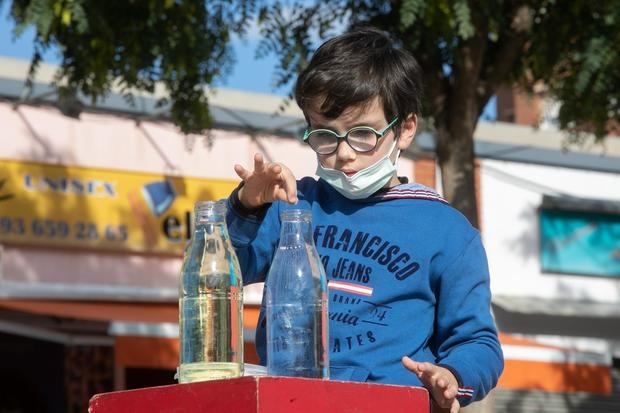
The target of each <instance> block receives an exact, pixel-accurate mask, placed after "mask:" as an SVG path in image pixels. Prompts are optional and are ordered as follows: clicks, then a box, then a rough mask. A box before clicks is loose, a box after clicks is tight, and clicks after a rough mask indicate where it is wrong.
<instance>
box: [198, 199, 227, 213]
mask: <svg viewBox="0 0 620 413" xmlns="http://www.w3.org/2000/svg"><path fill="white" fill-rule="evenodd" d="M194 212H195V213H196V217H210V216H214V215H225V214H226V204H225V203H224V202H223V201H198V202H196V204H195V205H194Z"/></svg>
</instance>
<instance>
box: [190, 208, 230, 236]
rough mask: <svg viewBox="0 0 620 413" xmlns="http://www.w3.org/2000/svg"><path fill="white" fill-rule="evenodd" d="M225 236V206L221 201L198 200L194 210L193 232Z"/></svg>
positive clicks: (226, 232) (226, 233)
mask: <svg viewBox="0 0 620 413" xmlns="http://www.w3.org/2000/svg"><path fill="white" fill-rule="evenodd" d="M197 231H200V232H204V233H206V234H208V235H214V236H217V235H221V236H227V235H228V229H227V227H226V206H225V205H224V204H222V203H221V202H211V201H207V202H198V203H197V204H196V208H195V210H194V232H197Z"/></svg>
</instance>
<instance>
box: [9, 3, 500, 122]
mask: <svg viewBox="0 0 620 413" xmlns="http://www.w3.org/2000/svg"><path fill="white" fill-rule="evenodd" d="M0 4H1V5H0V56H8V57H15V58H21V59H25V60H30V59H31V58H32V53H33V39H34V33H35V32H34V29H28V30H26V31H25V32H24V33H23V34H22V35H21V36H20V37H19V38H17V39H13V33H12V32H13V27H14V26H13V24H12V22H11V21H10V20H9V18H8V13H9V5H10V2H1V3H0ZM257 44H258V33H257V32H256V30H250V32H249V33H248V36H247V38H246V39H244V40H242V39H239V38H238V37H236V36H235V37H233V40H232V48H233V52H234V54H235V59H236V63H235V65H234V66H233V69H232V73H229V74H228V75H227V76H226V77H225V78H224V79H223V80H221V81H219V82H218V84H217V85H216V86H223V87H226V88H231V89H239V90H245V91H249V92H258V93H269V94H276V95H281V96H285V95H287V94H288V92H289V90H287V89H282V88H281V89H279V90H275V89H274V88H273V86H272V80H273V69H274V67H275V63H276V58H275V57H274V56H268V57H266V58H262V59H256V58H255V56H254V51H255V49H256V46H257ZM43 61H44V62H46V63H58V62H59V61H60V60H59V57H58V55H57V53H56V52H55V51H52V50H51V51H48V52H47V53H46V54H45V55H44V56H43ZM495 117H496V111H495V98H493V99H492V100H491V102H489V105H487V107H486V108H485V110H484V113H483V114H482V119H486V120H493V119H495Z"/></svg>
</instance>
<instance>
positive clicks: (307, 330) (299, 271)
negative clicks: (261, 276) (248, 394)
mask: <svg viewBox="0 0 620 413" xmlns="http://www.w3.org/2000/svg"><path fill="white" fill-rule="evenodd" d="M280 220H281V223H282V227H281V231H280V242H279V245H278V249H277V250H276V253H275V256H274V259H273V262H272V263H271V268H270V270H269V274H268V276H267V281H266V283H265V299H266V319H267V326H266V327H267V372H268V374H269V375H276V376H293V377H308V378H324V379H327V378H329V359H328V350H327V342H328V341H327V340H328V331H327V330H328V320H327V314H328V313H327V284H326V279H325V270H324V269H323V265H322V264H321V260H320V258H319V254H318V252H317V250H316V248H315V246H314V241H313V239H312V215H311V213H310V211H304V210H300V209H288V210H284V211H282V213H281V214H280Z"/></svg>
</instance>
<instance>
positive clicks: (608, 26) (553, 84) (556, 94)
mask: <svg viewBox="0 0 620 413" xmlns="http://www.w3.org/2000/svg"><path fill="white" fill-rule="evenodd" d="M288 3H290V2H287V1H276V2H275V3H274V4H272V5H270V6H265V7H264V8H263V10H262V13H261V22H262V33H263V35H264V36H265V40H264V41H263V44H262V45H261V51H262V52H263V53H266V52H273V53H277V54H278V55H279V56H280V58H281V62H280V65H279V67H278V69H277V72H276V76H277V77H276V81H277V85H278V86H282V85H286V84H289V83H291V80H292V79H293V78H294V73H295V72H298V71H299V70H301V69H302V68H303V67H304V66H305V64H306V62H307V59H308V58H309V56H310V54H311V52H312V50H313V48H314V47H315V46H316V44H317V43H318V41H319V40H321V39H324V38H326V37H328V36H329V35H332V34H334V32H341V31H344V30H345V29H346V28H348V27H353V26H356V25H364V24H370V25H373V26H376V27H379V28H381V29H383V30H385V31H386V32H388V33H390V34H391V35H392V36H393V37H394V39H395V40H396V41H398V42H400V43H401V44H402V46H403V47H404V48H406V49H408V50H410V51H411V52H412V53H413V54H414V56H416V58H417V59H418V60H419V61H420V63H421V64H422V66H423V68H424V71H425V73H426V84H427V87H428V91H427V95H426V97H427V100H426V102H427V104H426V105H425V107H426V108H427V113H426V115H427V116H430V117H431V118H434V120H435V121H436V122H437V121H440V122H441V121H442V120H441V119H439V118H441V117H442V116H445V115H446V114H448V112H446V110H447V108H446V106H445V105H446V104H449V103H450V101H451V97H453V96H454V95H453V94H454V93H455V92H457V91H458V90H459V89H461V93H467V92H468V90H467V89H469V92H471V91H473V93H475V100H476V107H477V109H478V110H477V112H475V113H472V114H471V116H474V117H475V119H477V117H478V115H479V114H480V111H481V110H482V109H483V108H484V106H485V105H486V104H487V103H488V101H489V99H490V98H491V97H492V96H493V95H494V94H495V92H496V91H497V88H498V87H499V86H501V85H503V84H514V83H518V84H520V85H521V86H522V87H524V88H525V90H527V91H530V92H533V91H534V90H535V88H536V87H537V86H538V87H540V85H541V84H544V85H545V91H546V93H547V95H548V96H549V97H551V98H553V99H556V100H557V101H558V102H559V103H560V105H561V109H560V119H559V120H560V124H561V126H562V127H563V128H567V129H570V130H578V129H579V128H584V129H586V130H589V131H594V132H596V134H597V135H598V136H604V135H605V134H606V127H607V125H608V120H609V119H610V118H614V119H616V120H619V119H620V111H619V106H618V105H619V103H618V96H620V93H619V92H620V82H619V79H620V74H619V73H620V72H618V70H616V68H617V67H618V65H619V63H620V56H619V53H620V52H619V51H620V49H618V47H617V45H618V44H620V7H617V6H618V3H617V1H614V0H600V1H586V0H514V1H509V0H503V1H501V0H500V1H498V0H479V1H475V0H437V1H426V0H402V1H364V0H335V1H331V2H321V1H316V2H314V3H309V2H308V1H306V0H298V1H294V2H293V3H292V4H291V5H289V7H288V8H287V7H285V5H286V4H288ZM464 82H466V84H464Z"/></svg>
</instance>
